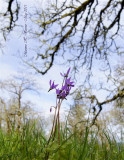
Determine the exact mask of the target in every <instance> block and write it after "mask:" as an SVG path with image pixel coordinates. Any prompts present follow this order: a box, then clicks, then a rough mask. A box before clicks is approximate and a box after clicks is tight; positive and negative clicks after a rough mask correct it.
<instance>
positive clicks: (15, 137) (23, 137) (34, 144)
mask: <svg viewBox="0 0 124 160" xmlns="http://www.w3.org/2000/svg"><path fill="white" fill-rule="evenodd" d="M67 132H68V128H67V127H66V128H65V130H64V131H62V130H61V135H63V136H61V143H60V145H58V142H57V141H56V140H57V139H56V140H55V141H53V142H51V143H49V145H47V139H46V138H45V135H44V133H43V131H42V130H39V131H38V130H37V129H36V128H35V123H34V125H33V126H30V125H29V123H27V125H26V126H25V127H24V128H23V130H22V132H21V133H20V134H18V132H16V131H12V132H11V133H10V134H6V133H4V132H3V131H2V130H0V159H2V160H17V159H18V160H22V159H24V160H28V159H31V160H39V159H42V160H46V159H47V158H45V157H46V153H49V160H58V159H59V160H67V159H68V160H103V159H105V160H111V159H113V160H115V159H116V160H123V159H124V152H123V150H124V143H123V141H122V142H117V141H116V140H115V138H114V137H112V134H111V133H108V132H105V131H103V132H102V134H103V135H104V139H102V140H101V141H100V140H99V139H98V137H97V135H98V133H97V132H93V131H92V130H91V129H88V128H87V127H86V128H85V134H84V136H83V137H82V136H79V133H78V131H77V132H75V133H74V134H68V135H67Z"/></svg>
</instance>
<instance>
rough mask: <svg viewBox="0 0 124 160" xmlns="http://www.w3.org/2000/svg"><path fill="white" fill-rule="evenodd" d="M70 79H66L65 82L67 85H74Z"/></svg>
mask: <svg viewBox="0 0 124 160" xmlns="http://www.w3.org/2000/svg"><path fill="white" fill-rule="evenodd" d="M70 80H71V78H68V79H66V80H65V83H66V84H67V86H71V87H74V84H73V83H74V82H73V81H72V82H71V81H70Z"/></svg>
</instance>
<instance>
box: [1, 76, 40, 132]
mask: <svg viewBox="0 0 124 160" xmlns="http://www.w3.org/2000/svg"><path fill="white" fill-rule="evenodd" d="M1 88H2V89H4V90H6V91H8V92H9V93H11V94H12V95H13V96H14V97H13V99H11V101H10V102H9V105H8V106H9V108H8V111H7V112H8V116H11V117H12V115H13V116H14V117H13V118H14V121H15V116H17V117H18V124H17V130H18V131H19V129H20V127H21V119H22V118H23V116H24V115H25V112H27V111H28V109H30V103H29V102H27V103H25V104H24V103H23V102H22V98H23V94H24V93H25V92H26V91H29V90H30V91H35V92H37V91H36V86H35V83H34V82H33V81H32V82H31V81H30V80H29V79H27V78H21V77H14V79H10V80H6V81H4V82H1ZM37 93H38V92H37Z"/></svg>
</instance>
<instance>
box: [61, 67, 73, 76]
mask: <svg viewBox="0 0 124 160" xmlns="http://www.w3.org/2000/svg"><path fill="white" fill-rule="evenodd" d="M70 69H71V68H69V69H68V70H67V73H64V74H62V73H60V74H61V76H63V77H66V78H67V77H68V75H69V72H70Z"/></svg>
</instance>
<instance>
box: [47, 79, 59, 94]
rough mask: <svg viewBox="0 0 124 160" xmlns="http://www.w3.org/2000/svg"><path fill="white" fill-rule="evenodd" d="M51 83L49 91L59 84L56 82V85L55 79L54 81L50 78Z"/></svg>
mask: <svg viewBox="0 0 124 160" xmlns="http://www.w3.org/2000/svg"><path fill="white" fill-rule="evenodd" d="M49 84H50V89H49V91H50V90H52V89H54V88H56V87H57V86H58V84H56V85H55V84H54V81H53V83H52V81H51V80H50V82H49ZM49 91H48V92H49Z"/></svg>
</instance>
